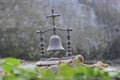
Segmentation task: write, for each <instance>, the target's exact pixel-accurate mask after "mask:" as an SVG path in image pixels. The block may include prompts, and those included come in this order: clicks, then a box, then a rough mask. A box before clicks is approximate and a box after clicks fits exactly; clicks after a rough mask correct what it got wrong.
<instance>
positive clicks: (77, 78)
mask: <svg viewBox="0 0 120 80" xmlns="http://www.w3.org/2000/svg"><path fill="white" fill-rule="evenodd" d="M0 65H1V66H2V68H3V70H4V72H5V74H4V75H3V76H1V78H0V80H119V79H120V78H119V75H120V74H119V73H118V75H117V76H116V78H115V79H113V78H111V77H110V76H109V75H108V72H105V71H104V70H103V69H102V68H98V67H96V68H90V67H84V66H81V65H80V64H79V63H76V67H71V66H69V65H67V64H65V63H61V64H60V65H59V66H57V73H55V72H54V71H53V70H52V69H49V68H45V69H40V68H39V67H37V66H34V67H32V69H31V68H30V67H31V66H30V67H29V69H28V68H25V67H22V66H21V65H20V62H19V60H17V59H15V58H5V59H2V60H0Z"/></svg>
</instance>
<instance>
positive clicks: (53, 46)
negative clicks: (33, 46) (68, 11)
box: [47, 35, 65, 51]
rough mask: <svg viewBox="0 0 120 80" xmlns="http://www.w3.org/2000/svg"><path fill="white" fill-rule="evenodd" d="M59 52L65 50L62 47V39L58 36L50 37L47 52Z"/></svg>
mask: <svg viewBox="0 0 120 80" xmlns="http://www.w3.org/2000/svg"><path fill="white" fill-rule="evenodd" d="M59 50H65V49H64V48H63V46H62V43H61V39H60V37H59V36H57V35H53V36H51V37H50V40H49V46H48V48H47V51H59Z"/></svg>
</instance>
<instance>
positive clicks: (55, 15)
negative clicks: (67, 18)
mask: <svg viewBox="0 0 120 80" xmlns="http://www.w3.org/2000/svg"><path fill="white" fill-rule="evenodd" d="M51 11H52V15H50V16H47V17H46V18H49V17H51V18H52V19H53V26H55V17H58V16H60V15H59V14H54V10H53V9H52V10H51Z"/></svg>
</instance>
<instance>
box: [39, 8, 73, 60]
mask: <svg viewBox="0 0 120 80" xmlns="http://www.w3.org/2000/svg"><path fill="white" fill-rule="evenodd" d="M58 16H60V15H59V14H54V10H53V9H52V15H50V16H47V17H46V18H50V17H51V18H52V19H53V28H49V29H46V30H44V31H40V30H39V31H37V33H39V34H40V52H41V60H44V59H45V47H44V37H43V33H45V32H48V31H51V30H52V31H53V34H54V35H55V34H56V30H61V31H66V32H67V52H66V56H71V55H72V49H71V36H70V31H72V29H71V28H67V29H63V28H57V27H55V17H58Z"/></svg>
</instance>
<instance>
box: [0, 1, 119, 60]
mask: <svg viewBox="0 0 120 80" xmlns="http://www.w3.org/2000/svg"><path fill="white" fill-rule="evenodd" d="M119 4H120V1H119V0H109V1H108V0H47V1H46V0H0V57H16V58H22V59H29V60H39V58H40V50H39V49H40V48H39V34H36V30H37V29H41V30H43V29H46V28H48V27H51V26H52V25H51V24H52V23H51V20H50V19H45V17H46V16H47V15H50V13H51V11H50V10H51V8H54V9H55V13H56V14H57V13H59V14H61V17H60V18H56V27H62V28H73V31H72V33H71V36H72V48H73V53H74V54H83V55H84V56H85V57H86V59H103V58H105V59H111V58H109V57H107V56H108V55H111V56H113V55H114V54H116V56H113V57H112V59H116V58H119V57H120V54H119V53H120V50H116V48H113V44H115V45H114V47H118V48H119V47H120V46H119V45H118V44H119V43H120V41H117V42H114V41H116V39H117V37H118V36H119V34H120V27H119V26H120V23H119V21H120V6H119ZM57 34H58V35H60V36H61V38H62V42H63V44H64V47H66V41H65V40H66V36H65V34H66V33H64V32H63V33H62V32H59V31H58V33H57ZM49 37H50V34H49V33H48V34H44V38H45V47H46V48H47V46H48V40H49ZM111 48H112V49H111ZM111 50H112V51H111ZM93 56H94V58H93Z"/></svg>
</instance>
